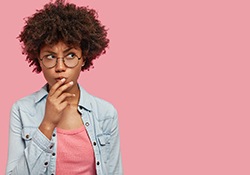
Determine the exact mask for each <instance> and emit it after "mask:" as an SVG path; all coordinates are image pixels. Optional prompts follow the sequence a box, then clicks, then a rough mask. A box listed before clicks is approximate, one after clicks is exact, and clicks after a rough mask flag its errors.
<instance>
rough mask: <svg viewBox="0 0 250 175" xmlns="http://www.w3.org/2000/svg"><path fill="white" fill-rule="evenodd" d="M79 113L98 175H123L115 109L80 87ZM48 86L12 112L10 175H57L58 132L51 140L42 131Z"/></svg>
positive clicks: (15, 105) (18, 102) (19, 104)
mask: <svg viewBox="0 0 250 175" xmlns="http://www.w3.org/2000/svg"><path fill="white" fill-rule="evenodd" d="M79 88H80V100H79V104H78V111H79V113H80V114H81V117H82V120H83V123H84V125H85V128H86V131H87V133H88V135H89V138H90V141H91V142H92V146H93V149H94V155H95V163H96V173H97V175H122V174H123V170H122V163H121V154H120V139H119V128H118V118H117V111H116V109H115V108H114V107H113V106H112V105H111V104H110V103H108V102H106V101H104V100H102V99H99V98H97V97H94V96H92V95H90V94H88V93H87V92H86V91H85V90H84V89H83V88H82V87H81V86H80V85H79ZM47 95H48V92H47V90H46V85H45V86H44V87H42V88H41V90H40V91H37V92H35V93H33V94H31V95H29V96H27V97H24V98H22V99H20V100H18V101H17V102H16V103H15V104H14V105H13V106H12V109H11V114H10V130H9V153H8V162H7V168H6V174H7V175H10V174H12V175H17V174H20V175H55V172H56V154H55V153H56V147H57V136H56V129H55V130H54V132H53V136H52V139H51V140H49V139H48V138H47V137H46V136H45V135H44V134H43V133H42V132H41V131H40V130H39V129H38V127H39V125H40V123H41V122H42V120H43V117H44V112H45V104H46V99H47Z"/></svg>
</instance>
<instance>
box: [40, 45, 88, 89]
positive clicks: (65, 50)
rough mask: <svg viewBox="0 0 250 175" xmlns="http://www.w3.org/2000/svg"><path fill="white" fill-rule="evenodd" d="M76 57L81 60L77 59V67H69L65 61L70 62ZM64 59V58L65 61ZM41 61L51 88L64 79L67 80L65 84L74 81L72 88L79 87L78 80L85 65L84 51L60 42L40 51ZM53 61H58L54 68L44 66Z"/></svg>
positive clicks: (44, 47) (46, 46)
mask: <svg viewBox="0 0 250 175" xmlns="http://www.w3.org/2000/svg"><path fill="white" fill-rule="evenodd" d="M74 56H76V57H78V58H80V59H79V60H78V59H77V65H76V66H75V67H67V65H65V63H64V61H65V60H66V58H67V59H69V60H70V59H71V58H73V57H74ZM58 58H59V59H58ZM62 58H64V61H63V59H62ZM40 59H42V60H43V62H42V61H41V60H40V61H39V62H40V65H41V68H42V72H43V75H44V77H45V79H46V80H47V82H48V84H49V87H51V86H53V85H54V84H55V83H56V82H57V81H59V80H60V79H62V78H65V79H66V81H65V83H68V82H70V81H73V82H74V85H73V86H72V88H76V87H77V79H78V77H79V75H80V72H81V67H82V65H83V64H84V62H83V58H82V50H81V48H80V47H71V46H68V45H66V44H65V43H64V42H61V41H59V42H58V43H57V44H55V45H54V46H49V45H45V46H43V47H42V48H41V50H40ZM52 59H53V60H57V64H56V65H55V66H54V67H52V68H48V65H47V67H46V66H45V65H46V64H44V63H45V61H47V63H48V62H50V61H51V60H52ZM67 63H68V62H67ZM72 88H71V89H72Z"/></svg>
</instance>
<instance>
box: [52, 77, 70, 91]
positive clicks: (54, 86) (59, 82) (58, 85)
mask: <svg viewBox="0 0 250 175" xmlns="http://www.w3.org/2000/svg"><path fill="white" fill-rule="evenodd" d="M65 80H66V79H65V78H63V79H61V80H60V81H57V82H56V83H55V84H54V85H53V86H52V87H51V89H50V91H49V93H50V95H53V94H54V93H55V91H56V90H57V89H58V88H59V87H60V86H62V85H63V83H64V82H65Z"/></svg>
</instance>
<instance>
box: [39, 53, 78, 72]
mask: <svg viewBox="0 0 250 175" xmlns="http://www.w3.org/2000/svg"><path fill="white" fill-rule="evenodd" d="M66 56H67V55H66ZM66 56H63V57H57V56H55V59H56V63H55V65H54V66H52V67H47V66H45V65H44V63H43V59H44V57H46V55H45V56H43V57H42V58H39V60H40V61H41V62H42V64H43V65H44V66H45V67H46V68H47V69H52V68H53V67H55V66H56V65H57V63H58V60H59V59H62V61H63V64H64V65H65V66H66V67H68V68H74V67H76V66H77V65H78V64H79V60H80V59H82V56H81V57H78V56H77V55H76V54H75V56H76V58H77V60H78V62H77V64H76V65H75V66H73V67H70V66H68V65H67V64H65V60H64V59H65V57H66Z"/></svg>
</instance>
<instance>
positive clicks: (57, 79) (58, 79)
mask: <svg viewBox="0 0 250 175" xmlns="http://www.w3.org/2000/svg"><path fill="white" fill-rule="evenodd" d="M63 78H65V77H58V78H56V81H60V80H61V79H63ZM65 79H66V78H65Z"/></svg>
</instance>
